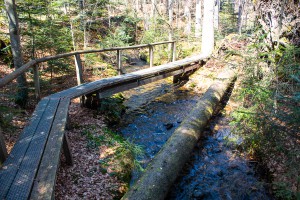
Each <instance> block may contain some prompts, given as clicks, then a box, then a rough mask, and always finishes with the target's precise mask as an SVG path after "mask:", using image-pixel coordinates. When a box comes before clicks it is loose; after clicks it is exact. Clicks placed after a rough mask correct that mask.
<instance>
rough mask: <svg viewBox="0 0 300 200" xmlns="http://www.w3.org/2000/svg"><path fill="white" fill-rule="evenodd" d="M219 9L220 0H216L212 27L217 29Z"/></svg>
mask: <svg viewBox="0 0 300 200" xmlns="http://www.w3.org/2000/svg"><path fill="white" fill-rule="evenodd" d="M219 11H220V0H216V3H215V11H214V12H215V13H214V27H215V29H216V30H218V29H219Z"/></svg>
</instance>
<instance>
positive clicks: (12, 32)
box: [4, 0, 28, 107]
mask: <svg viewBox="0 0 300 200" xmlns="http://www.w3.org/2000/svg"><path fill="white" fill-rule="evenodd" d="M4 3H5V8H6V13H7V17H8V23H9V36H10V42H11V51H12V54H13V59H14V66H15V69H18V68H20V67H21V66H22V65H23V56H22V48H21V42H20V30H19V20H18V16H17V11H16V4H15V0H4ZM17 83H18V92H17V95H16V99H15V102H16V103H17V104H18V105H20V106H21V107H25V106H26V104H27V101H28V89H27V81H26V76H25V74H22V75H20V76H18V78H17Z"/></svg>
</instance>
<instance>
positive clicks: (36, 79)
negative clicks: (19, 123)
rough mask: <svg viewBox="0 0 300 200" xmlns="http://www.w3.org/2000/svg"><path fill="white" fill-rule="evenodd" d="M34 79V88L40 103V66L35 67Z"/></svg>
mask: <svg viewBox="0 0 300 200" xmlns="http://www.w3.org/2000/svg"><path fill="white" fill-rule="evenodd" d="M33 79H34V88H35V98H36V99H37V100H38V101H39V100H40V99H41V86H40V75H39V66H38V65H34V66H33Z"/></svg>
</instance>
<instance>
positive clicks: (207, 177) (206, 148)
mask: <svg viewBox="0 0 300 200" xmlns="http://www.w3.org/2000/svg"><path fill="white" fill-rule="evenodd" d="M124 95H125V97H126V98H127V100H126V101H125V105H126V107H127V112H126V114H125V115H124V116H123V118H122V122H121V125H120V127H119V132H121V133H122V134H123V136H124V137H125V138H127V139H129V140H130V141H132V142H134V143H135V144H138V145H141V146H142V147H143V148H144V150H145V155H144V156H142V157H139V158H138V160H139V161H140V162H141V163H142V166H143V167H144V168H145V167H146V166H147V164H148V163H149V162H150V161H151V159H152V158H153V157H154V156H155V154H156V153H157V152H158V151H159V150H160V149H161V147H162V146H163V145H164V143H165V142H166V141H167V140H168V138H169V137H170V136H171V134H172V133H173V132H174V130H175V129H176V128H177V127H178V126H179V125H180V123H181V122H182V121H183V119H184V118H185V116H187V115H188V114H189V112H190V111H191V110H192V109H193V107H194V105H195V104H196V103H197V101H198V99H199V98H200V96H199V94H195V93H193V92H192V91H189V90H188V89H186V88H184V87H180V85H173V84H172V83H171V82H170V80H162V81H157V82H154V83H151V84H148V85H145V86H142V87H139V88H136V89H133V90H130V91H127V92H125V93H124ZM228 123H229V122H228V119H227V118H226V117H223V116H218V117H215V119H213V120H212V121H211V123H210V126H209V127H207V131H205V132H206V134H205V135H206V137H205V138H202V139H201V140H200V141H199V143H198V145H197V146H196V147H195V150H194V152H193V154H192V155H191V158H190V161H189V162H188V163H187V164H186V165H185V167H184V169H183V170H182V172H181V173H180V175H179V177H178V178H177V180H176V182H175V184H174V185H173V186H172V188H171V189H170V192H169V194H168V197H167V199H178V200H182V199H183V200H184V199H186V200H188V199H270V198H269V197H268V195H267V192H266V190H265V188H264V186H263V184H262V183H261V182H260V181H258V179H257V177H256V176H255V172H254V170H253V166H252V165H251V162H249V161H248V160H247V159H245V158H244V157H243V156H240V155H239V152H238V151H236V150H235V149H234V148H233V145H230V141H232V140H236V141H237V142H239V140H240V139H239V138H237V137H235V136H234V135H233V134H231V132H230V128H229V125H228ZM140 175H141V173H140V172H137V171H135V172H133V175H132V181H131V184H132V183H134V182H135V181H136V180H137V178H138V177H139V176H140Z"/></svg>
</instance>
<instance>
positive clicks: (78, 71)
mask: <svg viewBox="0 0 300 200" xmlns="http://www.w3.org/2000/svg"><path fill="white" fill-rule="evenodd" d="M75 66H76V77H77V84H78V85H81V84H82V83H83V75H82V63H81V59H80V55H79V54H75Z"/></svg>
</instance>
